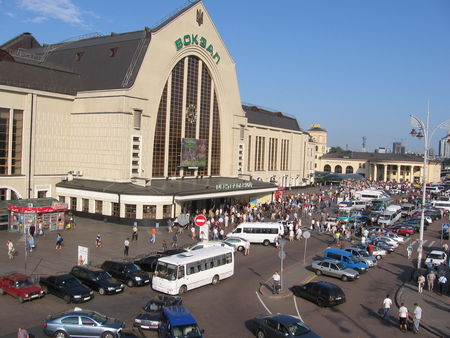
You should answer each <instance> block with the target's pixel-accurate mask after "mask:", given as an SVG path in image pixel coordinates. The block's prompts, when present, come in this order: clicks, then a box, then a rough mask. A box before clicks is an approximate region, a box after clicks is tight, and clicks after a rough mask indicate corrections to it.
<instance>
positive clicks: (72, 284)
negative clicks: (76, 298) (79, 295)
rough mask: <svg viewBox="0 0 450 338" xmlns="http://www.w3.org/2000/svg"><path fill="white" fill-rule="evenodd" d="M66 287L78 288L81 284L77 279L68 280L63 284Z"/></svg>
mask: <svg viewBox="0 0 450 338" xmlns="http://www.w3.org/2000/svg"><path fill="white" fill-rule="evenodd" d="M62 283H63V284H64V285H66V286H69V287H76V286H80V282H79V281H78V279H75V278H69V279H66V280H65V281H63V282H62Z"/></svg>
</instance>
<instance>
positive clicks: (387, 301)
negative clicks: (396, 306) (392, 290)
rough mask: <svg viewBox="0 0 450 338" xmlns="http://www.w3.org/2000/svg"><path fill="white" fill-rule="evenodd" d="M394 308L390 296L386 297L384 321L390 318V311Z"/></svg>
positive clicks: (384, 301)
mask: <svg viewBox="0 0 450 338" xmlns="http://www.w3.org/2000/svg"><path fill="white" fill-rule="evenodd" d="M391 306H392V300H391V298H389V295H386V298H385V299H384V300H383V311H384V312H383V319H386V317H387V316H388V313H389V310H390V309H391Z"/></svg>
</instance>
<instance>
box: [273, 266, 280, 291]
mask: <svg viewBox="0 0 450 338" xmlns="http://www.w3.org/2000/svg"><path fill="white" fill-rule="evenodd" d="M272 279H273V294H279V293H280V289H281V276H280V274H279V273H278V271H275V273H274V274H273V276H272Z"/></svg>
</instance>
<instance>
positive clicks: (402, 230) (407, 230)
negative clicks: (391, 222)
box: [388, 225, 414, 237]
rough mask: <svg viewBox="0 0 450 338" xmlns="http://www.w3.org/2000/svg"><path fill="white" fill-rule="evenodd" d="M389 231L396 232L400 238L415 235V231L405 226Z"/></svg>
mask: <svg viewBox="0 0 450 338" xmlns="http://www.w3.org/2000/svg"><path fill="white" fill-rule="evenodd" d="M388 230H389V231H392V232H395V233H397V235H400V236H406V237H409V236H411V235H414V230H413V229H412V228H410V227H407V226H403V225H397V226H393V227H390V228H388Z"/></svg>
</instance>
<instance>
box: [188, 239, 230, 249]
mask: <svg viewBox="0 0 450 338" xmlns="http://www.w3.org/2000/svg"><path fill="white" fill-rule="evenodd" d="M212 246H226V247H229V248H230V249H231V250H233V251H235V249H234V247H231V246H230V245H227V244H224V243H223V242H222V241H201V242H198V243H196V244H194V245H191V246H190V247H188V248H186V250H187V251H193V250H199V249H203V248H210V247H212Z"/></svg>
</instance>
